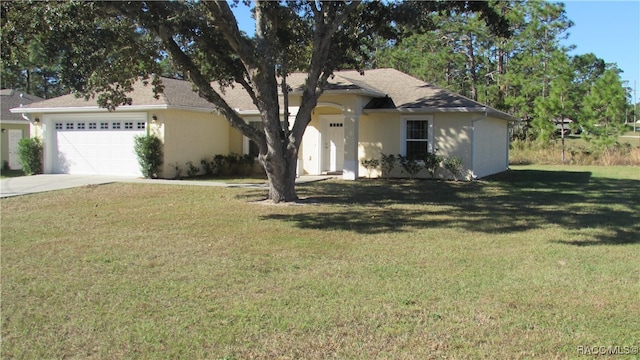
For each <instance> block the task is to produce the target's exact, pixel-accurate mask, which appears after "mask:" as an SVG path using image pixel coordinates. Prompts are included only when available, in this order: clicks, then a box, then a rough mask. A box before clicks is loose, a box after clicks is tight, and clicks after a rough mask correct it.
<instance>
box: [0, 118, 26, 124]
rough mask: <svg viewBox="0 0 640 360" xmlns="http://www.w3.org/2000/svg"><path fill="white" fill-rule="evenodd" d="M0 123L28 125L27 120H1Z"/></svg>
mask: <svg viewBox="0 0 640 360" xmlns="http://www.w3.org/2000/svg"><path fill="white" fill-rule="evenodd" d="M0 123H2V124H17V125H29V122H28V121H27V120H1V119H0Z"/></svg>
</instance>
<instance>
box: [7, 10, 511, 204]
mask: <svg viewBox="0 0 640 360" xmlns="http://www.w3.org/2000/svg"><path fill="white" fill-rule="evenodd" d="M233 6H251V7H252V8H253V13H254V18H255V22H256V30H255V34H252V35H251V36H249V35H247V34H245V33H243V32H241V31H240V29H239V28H238V23H237V20H236V18H235V16H234V12H233V9H232V7H233ZM451 10H454V11H457V12H466V11H476V12H478V13H480V14H481V16H482V18H483V19H484V20H485V22H486V23H487V24H488V25H490V26H491V28H492V29H494V30H495V31H500V30H503V29H506V23H505V20H504V19H503V18H502V17H501V16H500V15H498V14H497V13H495V11H493V10H492V8H491V7H489V6H487V4H486V3H485V2H476V1H471V2H449V1H443V2H399V3H394V2H390V3H382V2H359V1H327V2H321V1H278V2H275V1H259V0H258V1H255V2H249V1H243V2H237V1H236V2H226V1H220V2H213V1H171V2H164V1H130V2H65V3H58V2H11V3H6V2H3V3H2V17H3V19H6V21H5V22H4V23H3V25H2V26H3V39H2V41H3V44H2V50H3V54H2V56H3V64H4V63H5V62H4V59H5V58H7V59H19V51H20V49H24V48H28V47H29V46H30V43H31V42H32V41H34V39H37V40H38V41H39V42H40V43H42V44H45V49H44V50H45V51H48V52H49V53H50V54H51V56H52V57H53V56H55V58H56V59H57V62H56V63H57V64H58V71H59V81H60V82H61V83H62V84H64V85H65V86H66V87H68V88H70V89H74V90H75V91H77V92H78V93H79V94H82V95H84V96H85V97H86V98H90V97H93V96H96V98H97V101H98V103H99V104H100V105H101V106H104V107H107V108H110V109H113V108H115V107H117V106H120V105H123V104H128V103H130V102H131V99H130V98H128V97H127V92H129V91H131V90H132V84H133V83H134V81H135V80H136V79H139V78H145V79H151V82H152V83H153V86H154V90H155V91H156V92H161V91H162V84H161V81H160V80H159V78H158V77H157V76H155V75H154V74H159V73H160V72H161V71H162V69H163V68H164V69H166V67H167V66H166V59H167V58H168V59H170V61H171V63H172V65H173V66H172V67H173V68H174V69H177V71H178V72H179V73H180V74H182V76H184V78H185V79H186V80H188V81H190V82H192V83H193V85H194V90H195V91H197V93H198V95H199V96H201V97H202V98H204V99H206V100H207V101H209V102H210V103H212V104H214V105H215V107H216V108H217V110H218V111H219V112H220V113H221V114H222V115H223V116H224V117H225V118H226V119H227V120H228V121H229V123H230V124H231V126H232V127H234V128H235V129H237V130H239V131H240V132H241V133H242V134H243V135H245V136H247V137H248V138H250V139H251V140H252V141H254V142H255V143H256V144H257V146H258V148H259V156H258V160H259V162H260V164H261V165H262V166H263V167H264V169H265V171H266V174H267V176H268V179H269V184H270V187H269V199H270V200H272V201H274V202H281V201H295V200H297V195H296V191H295V177H296V163H297V158H298V150H299V147H300V143H301V141H302V136H303V134H304V132H305V129H306V127H307V125H308V124H309V122H310V121H311V113H312V111H313V109H314V108H315V106H316V105H317V102H318V98H319V97H320V95H321V94H322V93H323V90H324V89H325V87H326V85H327V82H328V80H329V79H330V77H331V76H332V73H333V71H335V70H337V69H341V68H350V69H363V68H365V67H366V64H367V63H368V62H370V55H371V54H372V53H373V47H374V46H375V44H376V41H379V40H380V39H388V40H391V39H395V40H398V39H399V35H400V34H403V31H423V30H426V29H432V28H433V27H434V26H437V24H435V23H434V22H433V21H432V18H431V15H432V14H434V13H436V12H438V13H440V14H442V13H446V12H447V11H451ZM12 49H13V51H12ZM15 62H17V60H16V61H15ZM292 71H302V72H304V73H306V74H307V77H306V81H305V83H304V85H303V89H302V95H301V97H302V98H301V102H300V107H299V110H298V112H297V114H296V117H295V121H294V123H293V124H290V125H289V124H288V121H286V119H287V114H286V111H287V109H286V106H285V109H281V108H280V105H279V96H280V95H279V89H280V91H281V92H282V93H284V94H285V100H286V94H287V92H288V90H289V89H288V87H287V86H286V75H287V73H290V72H292ZM227 86H237V87H241V88H243V89H244V90H245V91H246V92H247V94H248V95H249V96H250V97H251V99H252V101H253V103H254V104H255V106H256V108H257V109H258V110H259V113H260V117H261V121H262V125H263V126H262V129H256V128H253V127H251V126H249V125H248V124H247V123H246V122H245V121H244V120H243V119H242V118H241V117H240V116H239V115H238V114H237V113H236V112H235V111H234V110H233V109H232V108H231V107H230V106H229V104H227V103H226V102H225V100H224V98H223V96H222V95H223V92H224V87H227ZM285 104H286V102H285ZM283 113H284V119H285V121H281V119H282V118H281V116H282V114H283ZM283 123H284V124H285V125H284V126H283V125H282V124H283Z"/></svg>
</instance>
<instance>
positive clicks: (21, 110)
mask: <svg viewBox="0 0 640 360" xmlns="http://www.w3.org/2000/svg"><path fill="white" fill-rule="evenodd" d="M168 108H169V106H167V105H131V106H126V107H124V106H121V107H117V108H116V110H115V111H146V110H166V109H168ZM9 111H11V112H12V113H14V114H33V113H47V114H52V113H83V112H108V111H109V110H107V109H105V108H103V107H99V106H78V107H50V108H13V109H11V110H9Z"/></svg>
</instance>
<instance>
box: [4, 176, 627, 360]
mask: <svg viewBox="0 0 640 360" xmlns="http://www.w3.org/2000/svg"><path fill="white" fill-rule="evenodd" d="M298 193H299V195H300V196H301V197H303V198H305V200H304V201H303V202H302V203H304V205H290V206H271V205H265V204H263V203H261V202H259V201H258V200H260V199H262V198H263V197H264V195H265V190H262V189H246V188H217V187H210V188H209V187H206V188H203V187H187V186H166V185H156V184H151V185H148V184H110V185H104V186H92V187H84V188H78V189H71V190H64V191H57V192H51V193H42V194H34V195H29V196H22V197H16V198H7V199H2V200H1V205H2V249H1V250H2V254H1V261H2V262H1V264H2V273H1V280H2V282H1V283H2V290H1V291H2V292H1V295H2V303H1V306H2V309H1V310H2V312H1V313H2V314H1V316H2V349H1V353H0V357H1V358H3V359H9V358H47V359H50V358H136V359H176V358H185V359H221V358H224V359H246V358H259V359H273V358H304V359H325V358H356V359H371V358H416V359H425V358H445V357H446V358H487V359H497V358H576V357H579V356H580V353H579V352H578V348H579V347H580V346H582V347H583V349H584V347H600V346H604V347H612V349H615V347H616V346H618V347H619V349H620V351H623V350H625V349H628V350H629V352H633V351H634V349H635V351H637V349H638V346H640V302H639V301H638V299H639V296H640V283H639V281H640V280H639V279H640V236H639V234H640V171H638V168H633V167H608V168H604V167H577V166H576V167H553V166H547V167H540V166H537V167H533V166H527V167H514V170H513V171H510V172H508V173H505V174H502V175H499V176H496V177H494V178H492V179H488V180H486V181H480V182H473V183H463V182H436V181H418V180H415V181H399V180H362V181H358V182H345V181H341V180H330V181H324V182H319V183H312V184H307V185H304V186H299V187H298ZM635 356H637V355H635Z"/></svg>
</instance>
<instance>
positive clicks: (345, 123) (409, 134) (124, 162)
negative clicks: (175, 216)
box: [12, 69, 515, 180]
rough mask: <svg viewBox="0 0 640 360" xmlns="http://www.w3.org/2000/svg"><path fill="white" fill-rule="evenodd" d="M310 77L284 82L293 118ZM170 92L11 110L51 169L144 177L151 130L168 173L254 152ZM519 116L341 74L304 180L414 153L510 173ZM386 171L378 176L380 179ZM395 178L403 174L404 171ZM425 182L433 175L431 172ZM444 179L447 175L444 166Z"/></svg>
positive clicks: (397, 75)
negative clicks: (142, 138)
mask: <svg viewBox="0 0 640 360" xmlns="http://www.w3.org/2000/svg"><path fill="white" fill-rule="evenodd" d="M305 76H306V75H305V74H292V75H290V76H289V77H288V78H287V83H288V84H289V85H290V86H291V88H292V89H293V91H292V92H291V93H290V96H289V112H290V117H291V118H292V119H293V118H294V117H295V115H296V113H297V109H298V108H299V104H300V98H301V94H302V91H301V84H303V82H304V78H305ZM163 85H164V87H165V88H164V92H163V93H162V94H160V98H159V99H155V98H154V97H153V92H152V89H151V87H150V86H146V87H145V86H143V85H142V84H141V83H139V84H138V85H136V87H135V89H134V91H133V92H132V93H131V94H130V97H131V98H132V105H127V106H121V107H118V108H117V109H116V111H114V112H108V111H106V110H105V109H101V108H98V107H97V106H96V105H95V102H86V101H84V99H79V98H76V97H75V96H74V95H66V96H62V97H59V98H55V99H50V100H45V101H42V102H39V103H35V104H31V105H28V106H24V107H22V108H16V109H12V111H14V112H17V113H25V114H27V116H29V117H30V118H35V117H38V118H39V119H41V121H40V122H39V123H32V127H33V128H32V133H33V135H34V136H41V137H42V138H43V141H44V144H45V155H44V157H45V159H44V167H45V173H78V174H111V175H140V171H139V169H138V165H137V161H136V159H135V155H134V154H133V137H134V136H135V135H137V134H144V133H147V132H152V133H155V134H157V135H158V136H159V137H160V138H161V139H162V140H163V142H164V154H165V155H164V156H165V157H164V165H163V169H162V176H163V177H172V176H173V175H174V172H173V171H174V170H173V165H175V164H178V165H179V166H181V167H182V168H183V169H184V168H185V164H186V162H187V161H192V162H193V163H194V164H196V165H199V164H200V160H201V159H202V158H210V157H212V156H213V155H215V154H228V153H239V154H255V147H254V146H252V144H251V143H250V141H249V140H248V139H247V138H245V137H243V136H242V135H241V134H240V133H238V132H237V131H236V130H235V129H233V128H231V126H230V125H229V124H228V122H227V121H226V120H225V119H224V118H223V117H222V116H221V115H219V114H218V113H217V112H216V111H215V110H214V107H213V105H211V104H210V103H208V102H206V101H205V100H203V99H201V98H200V97H198V96H197V94H196V93H195V92H193V91H192V86H191V84H190V83H188V82H186V81H181V80H172V79H163ZM223 96H224V97H225V99H226V100H227V102H228V103H229V105H231V107H232V108H234V109H235V110H236V111H237V112H238V114H239V115H241V116H242V117H243V118H244V119H245V120H246V121H247V122H248V123H249V124H252V125H255V126H260V117H259V113H258V111H257V109H256V107H255V105H254V104H253V103H252V101H251V99H250V98H249V97H248V95H247V94H246V93H245V92H244V90H243V89H242V88H241V87H240V86H236V87H233V88H227V89H225V91H224V95H223ZM513 120H515V118H514V117H512V116H511V115H508V114H506V113H503V112H500V111H497V110H495V109H492V108H490V107H487V106H484V105H482V104H480V103H478V102H475V101H472V100H470V99H468V98H465V97H463V96H460V95H457V94H454V93H452V92H449V91H446V90H443V89H441V88H438V87H435V86H433V85H431V84H428V83H425V82H423V81H421V80H418V79H416V78H413V77H411V76H409V75H407V74H404V73H402V72H399V71H397V70H393V69H377V70H367V71H365V74H364V76H362V75H360V74H359V73H358V72H357V71H337V72H336V73H335V76H334V77H333V78H332V79H330V81H329V86H328V88H327V89H326V90H325V91H324V93H323V95H322V96H321V97H320V99H319V101H318V105H317V106H316V108H315V110H314V112H313V114H312V120H311V123H310V124H309V126H308V128H307V130H306V132H305V135H304V139H303V142H302V144H301V146H300V151H299V166H298V172H299V174H301V175H302V174H309V175H315V174H318V175H319V174H323V173H333V172H335V173H342V174H343V177H344V178H345V179H350V180H354V179H357V178H358V177H359V175H360V174H364V173H365V169H364V168H363V167H362V166H361V165H360V161H361V160H364V159H372V158H380V156H381V154H383V153H384V154H402V155H410V154H412V153H419V152H424V151H436V150H437V151H438V154H440V155H443V156H445V157H448V156H458V157H459V158H461V159H462V160H463V163H464V169H463V177H465V178H467V179H471V178H479V177H484V176H487V175H491V174H495V173H498V172H502V171H504V170H506V169H507V166H508V161H509V160H508V157H509V142H508V126H509V121H513ZM380 175H381V174H380V172H377V173H375V174H373V176H380ZM385 175H391V176H405V174H403V173H402V172H401V171H400V169H399V167H398V169H396V170H395V171H394V173H392V174H385ZM420 175H422V176H428V174H426V171H425V172H424V173H421V174H420ZM438 175H439V176H440V177H450V176H451V174H447V173H446V170H440V172H439V173H438Z"/></svg>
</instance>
